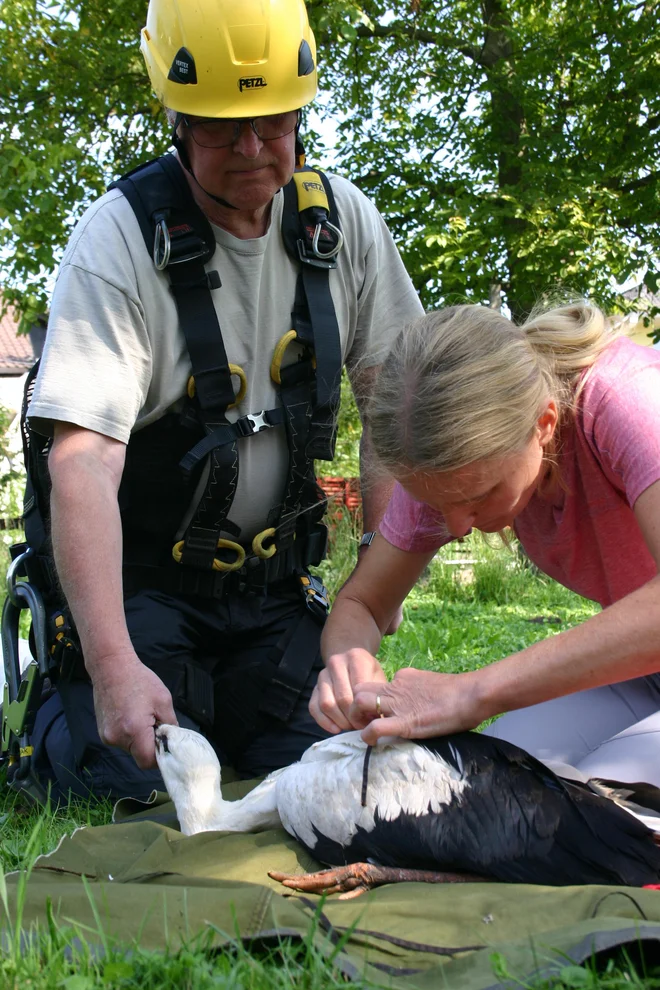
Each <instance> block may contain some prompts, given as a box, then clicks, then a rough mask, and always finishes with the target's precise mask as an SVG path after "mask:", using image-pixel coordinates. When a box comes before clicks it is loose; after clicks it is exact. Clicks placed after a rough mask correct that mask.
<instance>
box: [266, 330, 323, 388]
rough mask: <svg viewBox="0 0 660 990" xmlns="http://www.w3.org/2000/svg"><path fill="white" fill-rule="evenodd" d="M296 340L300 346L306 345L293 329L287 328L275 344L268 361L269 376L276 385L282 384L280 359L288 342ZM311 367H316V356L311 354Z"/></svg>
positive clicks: (291, 342)
mask: <svg viewBox="0 0 660 990" xmlns="http://www.w3.org/2000/svg"><path fill="white" fill-rule="evenodd" d="M296 340H297V341H298V343H299V344H300V345H301V347H308V346H309V345H308V344H306V343H305V342H304V341H302V340H300V339H299V337H298V334H297V333H296V331H295V330H287V332H286V333H285V334H283V335H282V336H281V337H280V339H279V340H278V342H277V343H276V344H275V350H274V351H273V360H272V361H271V362H270V377H271V378H272V379H273V381H274V382H275V384H276V385H281V384H282V359H283V357H284V354H285V352H286V349H287V347H288V346H289V344H293V342H294V341H296ZM312 368H316V357H315V356H314V355H312Z"/></svg>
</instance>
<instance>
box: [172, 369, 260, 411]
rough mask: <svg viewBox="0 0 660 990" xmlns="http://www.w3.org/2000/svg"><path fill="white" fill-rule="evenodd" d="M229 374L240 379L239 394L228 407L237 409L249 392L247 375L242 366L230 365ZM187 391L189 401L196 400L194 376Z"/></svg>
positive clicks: (190, 379)
mask: <svg viewBox="0 0 660 990" xmlns="http://www.w3.org/2000/svg"><path fill="white" fill-rule="evenodd" d="M229 374H230V375H232V377H233V376H234V375H235V376H236V377H237V378H238V382H239V384H238V392H237V393H236V396H235V398H234V401H233V402H231V403H230V404H229V405H228V406H227V409H235V408H236V406H238V405H240V403H241V402H242V401H243V399H244V398H245V394H246V392H247V375H246V374H245V372H244V371H243V369H242V368H241V366H240V364H230V365H229ZM186 391H187V393H188V398H189V399H194V398H195V378H194V376H193V375H191V376H190V378H189V379H188V384H187V386H186Z"/></svg>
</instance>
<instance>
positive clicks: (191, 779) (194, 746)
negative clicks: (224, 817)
mask: <svg viewBox="0 0 660 990" xmlns="http://www.w3.org/2000/svg"><path fill="white" fill-rule="evenodd" d="M156 761H157V763H158V768H159V770H160V772H161V774H162V776H163V780H164V781H165V787H166V788H167V793H168V794H169V796H170V797H171V799H172V801H173V802H174V807H175V808H176V813H177V817H178V819H179V825H180V826H181V831H182V832H183V834H184V835H194V834H195V833H196V832H204V831H207V830H208V829H212V828H213V827H214V820H215V819H216V817H217V814H218V808H219V805H220V804H221V803H222V792H221V790H220V763H219V762H218V757H217V756H216V755H215V750H214V749H213V747H212V746H211V744H210V742H209V741H208V740H207V739H205V738H204V736H202V735H200V733H199V732H193V731H192V730H191V729H182V728H180V727H179V726H178V725H159V726H158V728H157V729H156Z"/></svg>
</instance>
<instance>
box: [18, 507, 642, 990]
mask: <svg viewBox="0 0 660 990" xmlns="http://www.w3.org/2000/svg"><path fill="white" fill-rule="evenodd" d="M357 540H358V534H357V532H356V529H355V525H354V524H352V523H351V521H350V520H349V519H347V518H346V517H345V518H344V519H343V520H341V521H340V523H339V524H338V525H337V527H336V528H335V530H334V533H333V542H332V559H331V561H329V562H326V563H324V565H323V566H322V567H321V568H319V573H320V574H321V575H322V576H323V578H324V580H325V581H326V583H327V584H328V585H329V587H330V588H331V590H332V592H333V593H336V590H337V589H338V587H340V586H341V584H342V583H343V581H344V580H345V579H346V577H347V576H348V574H349V573H350V570H351V568H352V566H353V561H354V559H355V554H356V551H357ZM457 560H462V561H465V562H464V563H462V564H457V563H448V561H457ZM475 560H476V561H477V562H476V563H470V561H475ZM595 611H597V608H596V606H594V605H593V604H592V603H590V602H586V601H584V600H583V599H581V598H579V597H578V596H577V595H574V594H572V593H570V592H568V591H567V590H566V589H564V588H562V587H560V586H559V585H557V584H556V583H555V582H554V581H551V580H549V579H547V578H545V577H542V576H539V575H538V574H537V573H536V572H535V570H534V569H533V568H531V567H529V565H528V564H527V563H526V562H525V561H524V560H523V559H522V558H521V557H520V555H518V554H517V552H516V551H515V549H513V550H510V549H508V548H505V547H489V546H487V545H486V544H484V543H483V541H481V540H480V539H479V538H478V537H475V538H470V539H468V540H467V541H465V542H463V543H462V544H460V545H456V544H455V545H452V546H450V547H448V548H445V549H443V551H442V553H441V554H440V555H439V557H438V558H436V560H435V561H434V562H433V563H432V565H431V567H430V568H429V569H428V571H427V573H426V574H425V575H424V577H423V579H422V580H421V581H420V583H419V584H418V586H417V587H416V588H415V589H414V590H413V592H412V593H411V595H410V597H409V599H408V601H407V603H406V606H405V610H404V621H403V623H402V625H401V628H400V629H399V631H398V633H397V634H396V636H393V637H388V638H387V639H386V640H385V641H384V643H383V646H382V648H381V654H380V656H381V659H382V661H383V663H384V665H385V668H386V670H387V672H388V674H390V675H391V674H393V673H394V672H395V671H396V670H397V669H399V668H400V667H401V666H403V665H414V666H417V667H422V668H425V669H428V670H441V671H447V672H452V671H454V672H458V671H464V670H471V669H474V668H475V667H478V666H482V665H484V664H487V663H490V662H492V661H493V660H497V659H499V658H500V657H503V656H506V655H507V654H509V653H512V652H515V651H517V650H520V649H522V648H523V647H525V646H527V645H529V644H530V643H533V642H535V641H537V640H539V639H541V638H543V637H546V636H552V635H554V634H555V633H557V632H559V631H561V630H562V629H567V628H569V627H570V626H572V625H574V624H576V623H578V622H581V621H583V620H584V619H586V618H588V617H589V616H590V615H592V614H594V612H595ZM3 783H4V781H3V779H2V773H1V772H0V914H1V913H2V883H1V877H2V872H1V870H2V869H4V870H5V871H9V870H14V869H19V868H21V869H28V870H29V868H30V865H31V864H32V863H33V862H34V860H35V858H36V856H38V855H40V854H41V853H43V852H47V851H50V850H51V849H53V848H54V847H55V846H56V845H57V843H58V841H59V839H60V838H61V836H62V835H65V834H67V833H70V832H71V831H73V829H74V828H76V827H78V826H79V825H95V824H105V823H107V822H108V821H109V819H110V808H109V806H108V805H107V804H93V803H92V804H77V805H72V806H71V807H70V808H68V809H66V810H58V811H56V812H46V813H44V812H41V813H38V812H36V811H34V810H29V809H25V808H22V807H20V806H19V804H18V802H17V800H16V798H15V796H14V795H12V794H11V793H10V792H8V791H7V789H6V788H5V787H4V786H3ZM72 946H73V947H72ZM493 966H494V971H495V975H497V976H498V978H500V979H504V978H505V977H507V969H506V960H505V959H500V958H499V957H497V958H494V960H493ZM508 979H509V984H510V985H511V986H521V985H522V984H520V983H519V981H518V980H517V979H516V978H515V974H508ZM340 985H341V986H344V985H345V980H344V978H343V977H342V976H341V974H340V973H338V972H337V971H336V970H335V969H334V968H333V966H332V962H328V961H327V959H325V958H323V957H322V955H321V954H320V953H319V952H318V950H317V949H315V948H314V946H313V944H312V942H311V937H310V938H308V939H307V940H306V941H303V942H302V943H298V944H294V943H292V942H289V941H286V940H285V941H283V942H282V944H281V945H280V946H279V947H278V948H277V949H276V950H272V949H271V950H268V951H265V952H264V951H261V952H258V951H248V949H246V948H244V947H243V946H242V945H241V944H240V943H237V944H236V946H235V947H234V948H233V950H231V951H225V952H221V953H217V952H214V953H209V952H207V951H205V947H204V944H203V943H202V942H201V941H199V940H197V941H193V942H191V943H190V945H189V946H188V947H187V948H185V949H184V950H181V951H178V952H176V953H174V952H169V951H168V950H167V949H165V950H164V951H163V952H162V953H153V952H146V951H144V950H142V949H141V948H140V946H139V945H138V944H134V945H128V946H127V945H122V946H109V947H108V952H107V954H106V956H105V957H104V958H103V959H99V958H95V957H94V956H93V955H92V954H91V953H90V952H89V951H88V950H86V949H85V948H84V946H83V947H80V946H79V945H78V946H77V947H76V945H74V944H73V942H72V933H70V932H69V933H67V932H65V931H61V930H59V929H58V928H57V927H56V926H55V925H54V923H53V924H52V925H51V926H50V929H49V931H47V932H43V933H41V934H40V936H39V939H38V941H36V942H34V943H32V944H31V945H30V946H29V947H28V948H27V949H26V948H25V947H23V948H22V949H20V947H19V946H18V943H16V944H14V945H13V946H10V947H8V948H7V950H6V951H5V952H4V953H0V990H5V988H6V990H18V988H19V987H20V988H21V990H23V988H25V987H30V988H34V990H51V988H52V990H55V988H63V990H92V988H94V990H95V988H101V987H105V988H117V990H124V988H145V990H161V988H162V990H166V988H167V990H170V988H172V990H174V988H177V990H178V988H184V990H187V988H190V990H206V988H207V987H208V988H209V990H210V988H227V990H229V988H232V990H233V988H236V990H239V988H240V990H243V988H254V990H271V988H272V990H278V988H282V990H284V988H285V987H295V988H298V987H300V988H305V990H317V988H318V990H321V988H334V987H339V986H340ZM353 985H356V984H353ZM357 986H358V987H361V986H364V987H367V986H371V987H373V986H375V984H367V983H363V984H360V983H358V984H357ZM537 986H538V990H541V985H537ZM545 986H549V984H545V985H544V988H545ZM551 986H552V987H553V988H564V987H565V988H567V990H570V988H573V990H574V988H588V990H591V988H593V990H619V988H624V987H625V988H631V987H639V988H643V990H652V988H653V990H655V988H658V990H660V971H658V970H651V971H649V972H647V971H646V970H645V969H644V966H643V964H642V963H640V962H639V960H637V961H635V962H633V960H631V959H630V958H628V957H626V956H625V955H624V954H621V955H619V956H618V957H616V958H614V959H611V960H610V961H609V962H607V964H606V965H605V968H604V969H603V968H602V967H601V968H599V967H598V966H596V965H587V966H582V967H578V966H574V965H572V964H570V963H569V962H568V961H567V965H566V967H565V968H564V970H563V971H562V972H561V974H560V977H559V979H557V980H555V981H554V982H553V983H552V984H551ZM535 990H537V988H535Z"/></svg>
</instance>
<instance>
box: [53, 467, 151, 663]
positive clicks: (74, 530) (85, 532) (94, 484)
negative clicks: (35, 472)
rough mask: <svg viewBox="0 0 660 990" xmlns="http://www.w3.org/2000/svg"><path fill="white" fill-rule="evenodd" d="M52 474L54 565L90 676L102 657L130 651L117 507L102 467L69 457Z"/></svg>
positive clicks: (113, 493) (114, 496)
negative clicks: (125, 614) (124, 604)
mask: <svg viewBox="0 0 660 990" xmlns="http://www.w3.org/2000/svg"><path fill="white" fill-rule="evenodd" d="M52 473H53V490H52V495H51V529H52V540H53V553H54V557H55V564H56V567H57V572H58V577H59V580H60V582H61V585H62V590H63V592H64V594H65V596H66V598H67V601H68V603H69V607H70V609H71V613H72V615H73V618H74V621H75V623H76V628H77V630H78V635H79V637H80V642H81V646H82V650H83V655H84V657H85V663H86V665H87V669H88V671H89V672H90V674H91V675H92V676H93V674H94V668H95V666H96V665H97V664H98V663H99V662H102V661H103V658H104V657H106V656H109V655H113V656H117V655H118V654H121V653H124V652H129V653H130V652H132V646H131V642H130V638H129V636H128V631H127V629H126V620H125V617H124V606H123V592H122V575H121V559H122V532H121V521H120V516H119V507H118V504H117V498H116V493H115V492H114V491H113V488H112V485H110V484H108V479H107V477H105V476H104V469H103V468H102V467H101V468H99V466H98V465H90V464H88V463H86V461H85V459H83V458H80V459H76V458H72V459H67V461H66V464H64V463H62V464H61V465H60V466H59V467H58V466H56V467H55V469H54V472H52Z"/></svg>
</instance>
